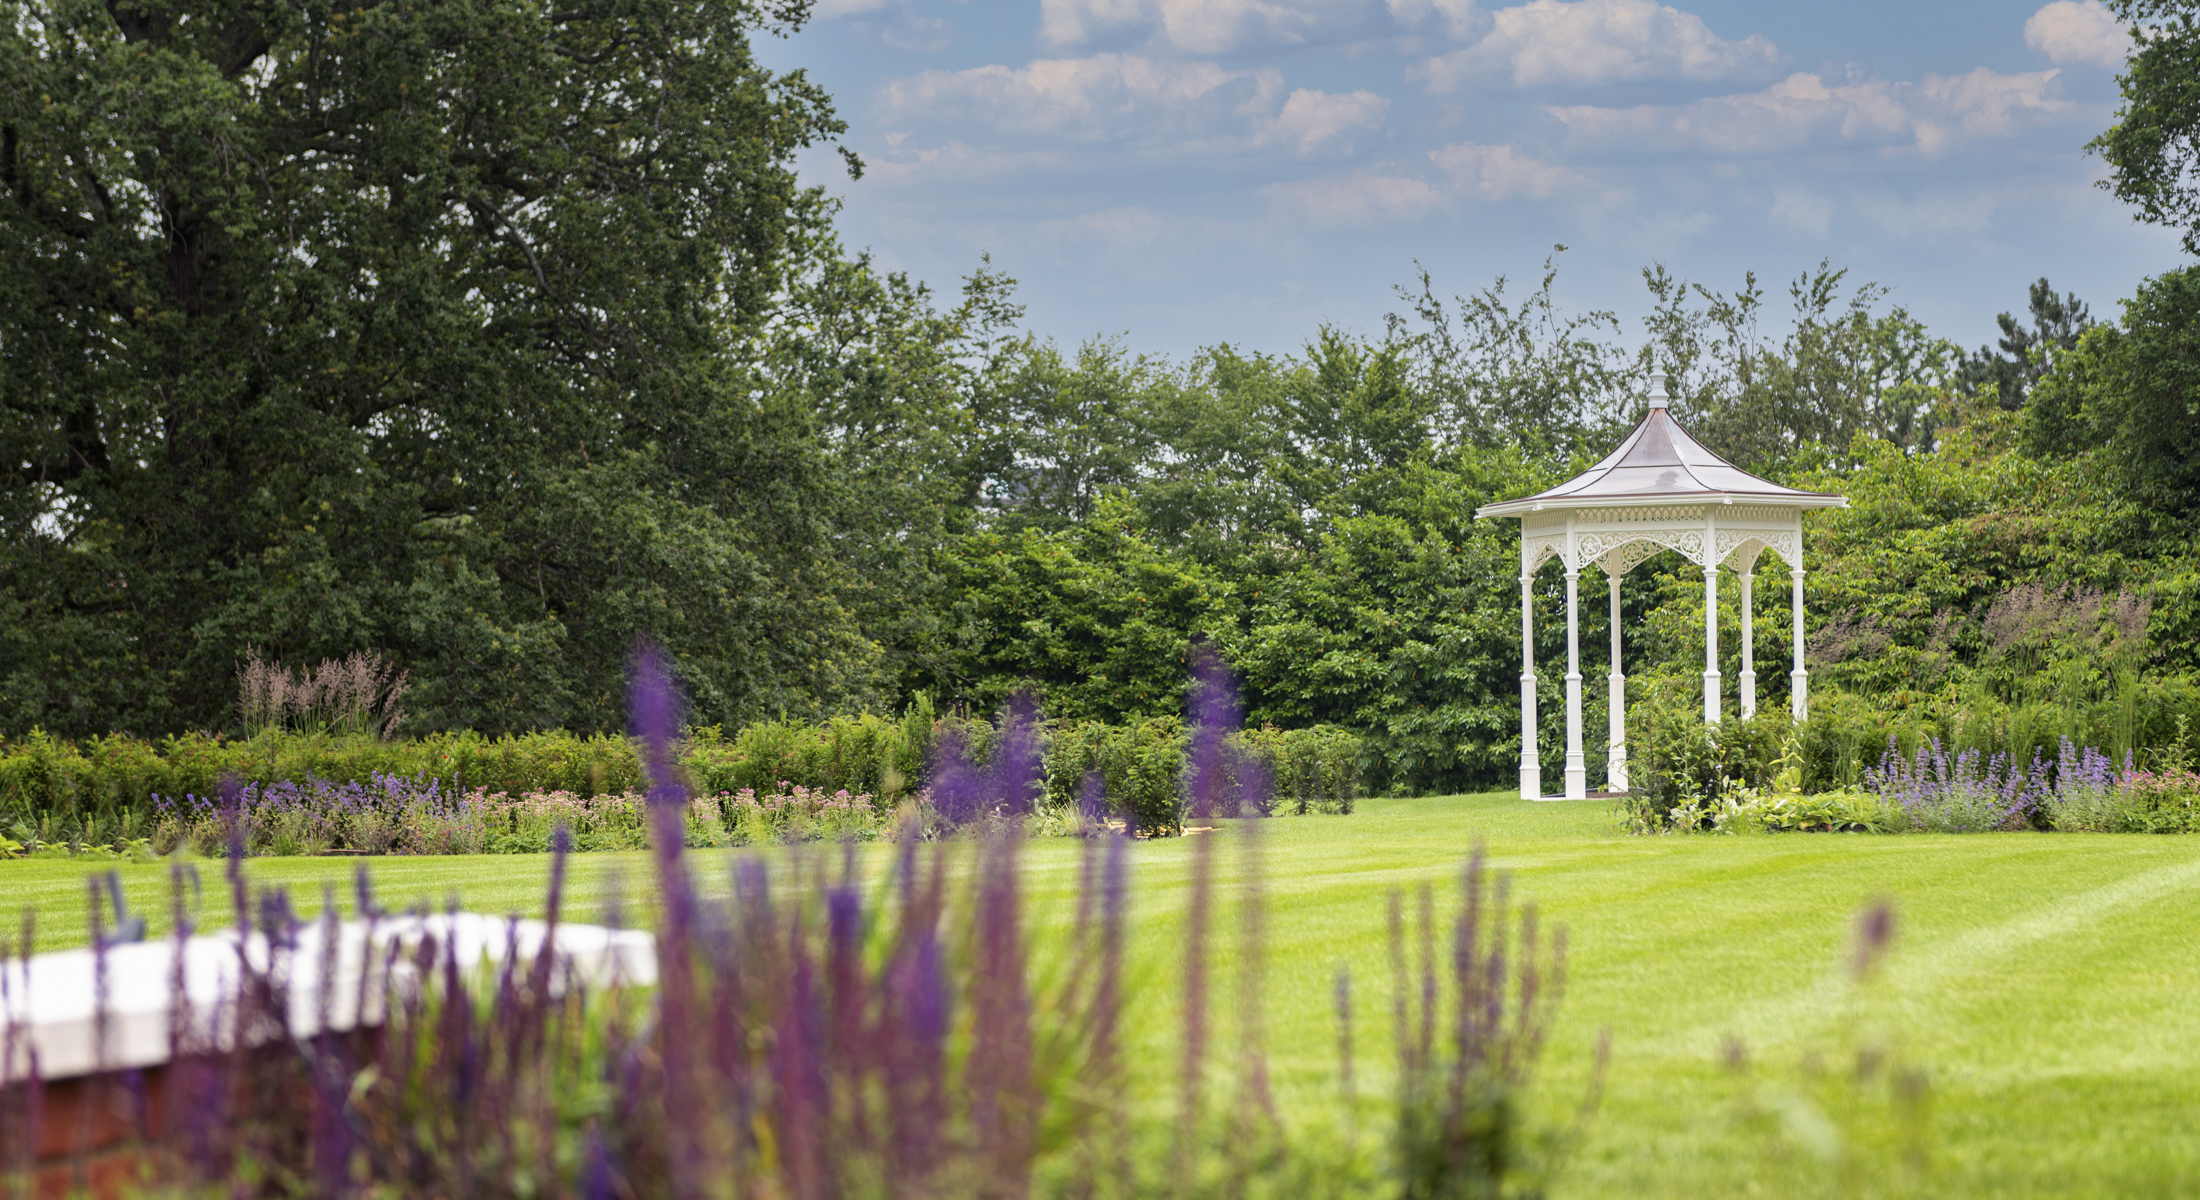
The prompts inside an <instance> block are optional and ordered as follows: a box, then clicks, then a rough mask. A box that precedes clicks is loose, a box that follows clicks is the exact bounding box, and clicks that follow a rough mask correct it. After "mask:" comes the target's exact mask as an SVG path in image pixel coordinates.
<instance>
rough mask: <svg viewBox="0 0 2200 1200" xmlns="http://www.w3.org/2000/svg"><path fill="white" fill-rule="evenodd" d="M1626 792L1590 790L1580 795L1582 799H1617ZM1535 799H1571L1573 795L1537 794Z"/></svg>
mask: <svg viewBox="0 0 2200 1200" xmlns="http://www.w3.org/2000/svg"><path fill="white" fill-rule="evenodd" d="M1626 794H1627V793H1625V792H1591V793H1589V794H1588V795H1586V796H1583V797H1582V799H1584V800H1616V799H1618V798H1619V797H1621V796H1624V795H1626ZM1536 799H1537V800H1539V801H1541V800H1571V799H1573V797H1571V796H1537V797H1536Z"/></svg>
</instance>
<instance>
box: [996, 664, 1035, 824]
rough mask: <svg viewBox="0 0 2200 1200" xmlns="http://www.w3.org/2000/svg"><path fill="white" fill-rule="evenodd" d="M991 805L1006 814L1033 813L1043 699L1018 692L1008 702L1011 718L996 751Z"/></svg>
mask: <svg viewBox="0 0 2200 1200" xmlns="http://www.w3.org/2000/svg"><path fill="white" fill-rule="evenodd" d="M991 774H992V777H993V778H992V783H993V787H992V789H991V791H992V793H993V794H992V796H991V797H989V799H990V801H991V804H990V807H991V808H992V809H993V810H994V811H996V812H999V813H1001V814H1002V815H1004V816H1017V817H1021V816H1029V815H1030V814H1031V812H1032V809H1033V804H1032V799H1033V796H1034V794H1035V793H1036V791H1037V785H1038V782H1039V702H1038V700H1037V699H1036V698H1034V697H1033V696H1032V694H1031V693H1030V692H1018V693H1016V695H1015V696H1014V697H1012V698H1010V700H1009V702H1008V722H1007V724H1006V725H1005V726H1004V727H1003V728H1002V730H1001V739H1000V741H999V743H998V744H997V747H996V749H995V750H994V753H993V770H992V772H991Z"/></svg>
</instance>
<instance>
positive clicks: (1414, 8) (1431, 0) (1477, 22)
mask: <svg viewBox="0 0 2200 1200" xmlns="http://www.w3.org/2000/svg"><path fill="white" fill-rule="evenodd" d="M1384 6H1385V7H1387V8H1388V9H1390V19H1391V20H1393V21H1395V22H1397V23H1398V24H1399V25H1400V26H1401V27H1403V28H1406V29H1420V28H1422V27H1423V26H1426V25H1428V24H1430V23H1431V22H1434V23H1435V24H1436V25H1437V26H1438V28H1439V30H1440V32H1442V33H1443V34H1444V35H1445V36H1446V37H1447V38H1449V39H1450V40H1452V41H1455V42H1464V41H1470V40H1472V39H1474V38H1478V37H1481V36H1482V35H1483V34H1485V33H1488V32H1489V28H1490V15H1489V14H1488V13H1486V12H1484V11H1482V6H1481V5H1479V4H1476V3H1475V2H1474V0H1384Z"/></svg>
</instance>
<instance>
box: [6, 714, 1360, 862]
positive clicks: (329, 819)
mask: <svg viewBox="0 0 2200 1200" xmlns="http://www.w3.org/2000/svg"><path fill="white" fill-rule="evenodd" d="M1037 732H1038V738H1039V741H1040V743H1041V744H1042V746H1044V747H1046V754H1045V760H1044V763H1045V766H1044V770H1045V775H1046V798H1047V807H1048V809H1049V810H1050V814H1051V815H1050V818H1049V822H1048V823H1047V825H1048V827H1049V828H1053V827H1056V826H1060V827H1062V828H1064V829H1067V828H1069V827H1070V825H1071V824H1074V822H1070V821H1068V820H1067V818H1068V817H1069V816H1070V815H1073V814H1077V813H1081V812H1083V811H1084V810H1085V809H1086V808H1087V807H1088V805H1090V806H1097V808H1099V809H1100V810H1102V811H1103V812H1104V813H1110V814H1114V815H1117V816H1120V817H1122V818H1123V819H1124V820H1125V821H1126V823H1127V824H1126V827H1127V828H1128V829H1130V830H1132V831H1134V832H1138V833H1143V834H1146V835H1149V836H1152V835H1167V834H1173V833H1175V832H1177V831H1179V830H1180V829H1181V828H1182V827H1183V818H1184V805H1185V798H1184V778H1183V776H1184V772H1185V769H1186V766H1185V748H1186V744H1187V739H1186V735H1185V732H1184V728H1183V723H1182V722H1181V721H1179V720H1178V719H1176V718H1174V717H1164V718H1156V719H1153V720H1149V721H1142V722H1139V723H1137V724H1134V725H1102V724H1100V723H1098V722H1070V723H1059V722H1046V723H1042V724H1041V725H1040V726H1039V727H1038V731H1037ZM995 735H996V731H995V729H994V727H993V725H992V724H991V723H989V722H987V721H985V720H983V719H979V718H973V717H968V716H964V715H961V714H955V713H949V714H945V715H938V714H935V713H934V712H933V710H932V707H931V705H930V703H929V701H926V700H923V699H922V698H920V700H919V702H918V704H916V705H913V706H912V707H911V708H910V710H909V711H908V712H907V713H905V714H903V716H902V717H901V718H900V719H898V720H888V719H885V718H881V717H877V716H871V715H865V716H857V717H836V718H833V719H832V720H829V721H824V722H820V723H817V724H802V723H797V722H786V721H773V722H765V723H763V724H759V725H752V726H749V727H747V728H745V729H742V730H740V731H739V732H738V733H736V734H734V735H733V736H732V737H730V738H729V737H727V736H726V735H725V734H724V733H723V732H722V731H720V730H719V729H718V728H716V727H715V726H706V727H703V728H700V729H690V730H688V731H687V736H686V738H685V740H684V741H683V742H682V743H681V744H680V752H679V755H678V768H679V769H680V770H681V771H682V772H683V773H684V775H685V777H686V779H687V782H688V783H689V784H690V785H691V786H692V787H693V788H694V789H695V791H696V793H697V794H698V795H701V796H705V797H725V798H728V799H727V800H726V803H727V804H729V805H731V804H732V803H733V802H732V800H731V799H730V798H731V797H734V796H737V795H739V794H741V793H743V792H747V793H751V794H753V795H754V796H756V797H760V798H762V799H759V800H758V801H757V802H758V803H759V804H763V805H764V806H765V807H767V808H769V807H771V804H770V803H769V800H770V798H771V797H775V796H794V795H798V794H799V795H803V796H821V797H832V796H836V795H840V794H843V793H845V794H847V795H849V796H856V797H864V798H866V804H867V805H869V807H870V809H871V810H872V812H871V815H869V816H867V817H864V818H863V819H862V820H860V821H856V822H854V823H852V824H846V823H842V824H846V830H845V832H849V833H851V834H853V835H855V836H872V835H873V834H874V833H875V832H876V831H877V830H878V829H879V828H883V823H884V822H885V821H887V820H888V818H889V814H891V813H892V812H894V811H895V810H896V809H898V808H900V807H903V806H904V805H906V804H909V803H910V802H913V801H917V800H919V799H920V796H921V793H922V790H923V787H924V785H925V783H926V780H927V778H928V774H929V769H930V763H931V761H932V759H933V757H934V756H935V754H936V753H937V751H938V749H939V747H940V746H941V745H943V744H945V742H946V741H947V740H949V739H952V740H953V741H954V742H955V743H956V744H957V745H958V746H960V747H961V751H960V752H961V753H962V754H964V755H966V756H967V757H968V758H969V759H970V760H971V761H972V762H974V763H976V764H979V765H981V766H982V765H984V764H985V763H987V762H988V761H989V760H990V757H991V754H992V745H993V741H994V738H995ZM1229 745H1230V748H1231V752H1230V753H1229V754H1227V755H1225V767H1226V769H1228V770H1230V771H1232V772H1235V771H1237V770H1238V769H1239V767H1240V766H1242V765H1246V764H1257V765H1258V766H1259V768H1260V769H1261V770H1262V771H1263V772H1264V781H1263V782H1262V783H1261V785H1260V786H1261V788H1262V789H1263V790H1262V791H1261V795H1262V796H1264V797H1265V796H1268V795H1269V794H1270V792H1269V791H1268V790H1267V789H1269V788H1273V795H1274V797H1275V803H1276V810H1277V812H1279V813H1287V814H1306V813H1349V812H1351V811H1352V808H1353V806H1354V804H1355V803H1356V802H1357V800H1358V797H1359V794H1360V791H1359V788H1360V776H1359V761H1360V754H1361V741H1360V739H1359V738H1357V737H1355V736H1354V735H1352V734H1350V733H1348V732H1346V731H1344V730H1340V729H1336V728H1333V727H1325V728H1320V729H1306V730H1278V729H1272V728H1270V729H1261V730H1255V731H1250V732H1247V733H1244V734H1233V735H1231V736H1230V739H1229ZM641 774H642V772H641V763H640V761H639V760H638V759H637V758H636V756H635V752H634V747H633V745H632V743H630V742H629V741H628V740H627V739H624V738H613V737H578V736H575V735H572V734H568V733H556V732H554V733H535V734H522V735H516V736H513V737H503V738H486V737H481V736H478V735H473V734H438V735H434V736H430V737H426V738H421V739H417V740H393V741H382V740H378V739H376V738H373V737H366V736H357V737H344V736H337V735H331V734H325V733H320V734H308V733H294V732H283V731H281V730H274V729H270V730H267V731H263V732H262V733H260V734H257V735H255V736H253V737H250V738H244V739H237V740H225V739H221V738H214V737H206V736H201V735H193V736H189V737H172V738H165V739H162V740H161V741H159V742H157V743H156V742H147V741H143V740H140V739H136V738H130V737H124V736H115V737H104V738H93V739H89V740H87V741H84V742H79V743H72V742H67V741H62V740H60V739H56V738H53V737H50V736H48V735H46V734H44V733H40V732H35V731H34V732H33V733H32V734H31V735H30V736H28V737H25V738H22V739H19V740H15V741H9V742H0V833H4V834H6V835H7V836H8V837H9V839H10V841H11V842H12V843H13V844H15V845H17V846H18V847H34V846H38V845H45V846H48V847H61V846H66V845H79V846H106V847H117V848H120V849H121V850H123V851H124V852H128V851H130V850H131V848H133V847H137V846H139V845H141V844H144V845H156V844H157V845H158V847H159V852H161V853H166V852H167V851H168V850H169V849H172V848H173V847H175V846H177V845H199V846H202V848H203V847H213V846H219V845H220V844H222V842H223V840H224V836H225V835H223V834H221V833H219V832H218V831H217V830H216V829H215V828H214V826H213V825H211V824H208V823H207V822H211V821H214V820H215V810H216V807H217V802H216V800H215V799H214V798H215V797H217V796H219V795H221V794H222V789H223V781H224V780H225V779H234V780H235V782H236V785H237V787H238V789H239V793H240V794H241V795H244V796H247V797H249V798H250V802H249V804H248V805H247V807H250V808H253V809H254V810H255V811H256V812H257V811H258V810H259V809H261V808H265V810H266V811H265V813H264V814H263V815H260V816H254V817H252V818H251V820H250V821H249V822H248V824H249V825H250V827H251V828H252V829H254V830H256V831H257V832H254V833H253V834H252V835H251V837H250V838H248V849H250V850H251V851H252V852H253V853H280V854H290V853H318V852H323V851H328V850H355V851H360V852H364V853H386V852H411V853H441V852H444V849H442V848H451V849H453V850H464V851H466V852H491V851H497V850H503V849H529V850H537V851H539V850H542V849H545V848H547V847H548V845H549V842H548V837H549V829H550V822H549V820H548V818H547V817H545V818H543V819H541V820H536V819H534V818H533V817H531V816H529V814H531V813H535V812H537V810H538V809H539V810H542V811H545V812H546V811H549V810H548V809H544V808H543V806H545V805H549V806H551V807H552V808H557V809H558V811H560V812H565V813H566V815H567V816H569V817H570V818H571V819H572V820H573V822H574V827H575V834H576V839H577V841H576V845H577V847H578V848H580V849H584V850H586V849H597V848H604V849H612V848H628V847H631V846H638V845H639V844H640V842H639V841H638V840H636V839H638V838H639V837H640V832H639V831H640V828H641V827H640V825H639V818H638V817H633V816H632V815H631V810H632V808H633V805H634V804H635V803H637V801H636V800H635V799H634V798H635V797H636V796H638V795H639V794H640V791H641V786H642V783H641ZM1088 775H1094V776H1096V777H1097V779H1098V780H1099V781H1100V787H1101V790H1100V792H1099V793H1098V795H1097V796H1095V797H1092V798H1089V800H1088V798H1087V797H1086V796H1085V795H1084V787H1085V781H1086V778H1087V776H1088ZM1233 778H1235V776H1234V775H1233ZM1232 788H1233V790H1232V791H1231V793H1230V794H1232V795H1236V794H1237V791H1238V790H1240V785H1238V784H1235V783H1234V784H1233V785H1232ZM553 797H555V798H560V799H556V800H552V799H550V798H553ZM712 803H716V801H712ZM469 806H471V807H469ZM560 806H565V807H560ZM475 809H481V810H482V812H486V811H487V810H488V809H494V810H495V811H496V814H497V815H496V817H495V818H494V819H495V821H497V822H501V823H502V826H503V828H502V829H501V831H499V830H497V829H492V828H490V827H489V825H487V824H483V822H485V821H489V820H490V818H489V817H487V816H484V815H482V814H481V813H480V812H475V811H474V810H475ZM726 811H727V814H728V815H726V816H725V817H724V819H723V820H721V821H719V822H718V825H719V826H720V827H722V828H723V829H724V830H725V831H727V834H726V836H728V837H730V838H731V839H732V840H733V841H734V842H735V843H740V842H745V841H754V840H759V839H760V838H763V837H766V836H769V837H787V836H797V837H799V836H802V835H789V834H788V833H787V832H786V831H785V829H783V828H782V825H783V822H780V821H779V820H777V819H776V818H775V819H774V820H773V821H770V822H767V823H766V824H768V825H769V826H770V831H769V833H768V834H766V833H756V832H751V833H744V832H742V830H743V829H745V828H749V826H743V825H742V824H741V822H740V821H738V820H736V819H735V817H734V816H733V815H731V814H733V812H734V811H735V810H734V809H733V808H728V809H727V810H726ZM620 812H625V813H627V814H628V815H627V816H625V817H614V816H613V815H611V814H615V813H620ZM1095 815H1100V814H1095ZM1224 815H1227V814H1224ZM836 820H837V819H836ZM620 821H624V822H625V823H626V824H625V825H623V826H622V825H619V823H618V822H620ZM530 822H532V823H530ZM813 824H814V822H813ZM842 824H836V823H835V822H832V821H828V822H826V823H825V825H826V826H830V827H831V828H833V829H835V830H840V829H841V828H842ZM751 825H752V826H753V825H754V823H753V822H752V823H751ZM796 825H797V826H799V827H803V828H806V827H807V825H804V823H803V822H800V821H798V822H796ZM522 826H525V827H526V830H527V831H526V832H522V829H521V827H522ZM629 827H631V828H630V829H629V832H625V833H621V832H617V830H619V829H628V828H629ZM431 828H432V832H430V830H431ZM755 828H756V829H762V828H763V827H762V826H755ZM839 835H840V834H839V833H833V834H830V835H828V836H839ZM714 836H716V835H714ZM699 844H706V845H707V844H716V843H714V842H711V841H708V840H706V841H703V842H700V843H699ZM5 849H6V848H5V846H0V851H5Z"/></svg>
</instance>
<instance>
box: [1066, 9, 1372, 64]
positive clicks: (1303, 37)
mask: <svg viewBox="0 0 2200 1200" xmlns="http://www.w3.org/2000/svg"><path fill="white" fill-rule="evenodd" d="M1371 9H1372V3H1371V0H1040V4H1039V36H1040V37H1041V38H1042V39H1043V40H1045V41H1046V42H1047V43H1048V44H1050V45H1055V46H1074V45H1078V44H1081V43H1083V42H1085V41H1088V40H1090V39H1091V38H1093V37H1096V36H1099V35H1101V34H1105V33H1109V32H1113V31H1117V30H1134V31H1137V30H1147V31H1150V32H1151V38H1152V42H1153V44H1154V45H1155V46H1156V47H1157V48H1161V49H1173V50H1179V51H1185V52H1188V53H1192V54H1218V53H1221V52H1223V51H1225V50H1230V49H1233V48H1235V47H1237V46H1240V45H1242V44H1244V43H1246V42H1253V41H1266V42H1284V43H1292V44H1296V43H1299V42H1304V41H1307V40H1308V39H1310V38H1312V37H1314V36H1315V35H1316V34H1317V33H1318V32H1320V31H1321V30H1323V29H1324V28H1325V27H1335V26H1338V25H1342V24H1351V23H1354V22H1356V21H1358V20H1359V19H1361V18H1362V17H1363V16H1364V15H1365V14H1366V13H1367V12H1369V11H1370V10H1371Z"/></svg>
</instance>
